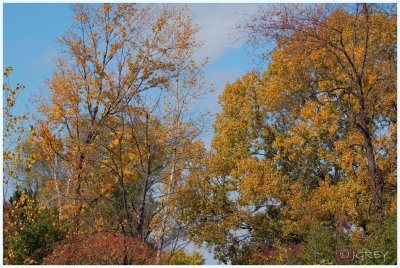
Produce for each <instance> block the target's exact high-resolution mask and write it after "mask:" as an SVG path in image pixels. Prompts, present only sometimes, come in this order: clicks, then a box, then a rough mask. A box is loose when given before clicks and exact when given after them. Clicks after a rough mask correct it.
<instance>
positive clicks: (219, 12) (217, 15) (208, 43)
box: [189, 4, 258, 60]
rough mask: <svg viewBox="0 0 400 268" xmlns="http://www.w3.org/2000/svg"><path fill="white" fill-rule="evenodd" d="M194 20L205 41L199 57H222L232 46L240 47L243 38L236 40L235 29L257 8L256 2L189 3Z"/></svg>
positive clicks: (202, 39)
mask: <svg viewBox="0 0 400 268" xmlns="http://www.w3.org/2000/svg"><path fill="white" fill-rule="evenodd" d="M189 7H190V9H191V10H192V11H193V13H194V16H195V20H194V22H195V23H196V24H197V25H198V26H199V27H200V31H199V33H198V39H199V40H201V41H204V42H205V44H204V47H203V48H201V49H200V50H199V51H198V53H197V57H199V58H203V57H210V58H211V59H213V60H216V59H218V58H220V57H221V56H222V55H223V54H224V52H226V51H227V50H228V49H230V48H240V47H242V45H243V40H240V41H237V42H235V39H236V38H237V32H235V31H234V28H235V26H237V25H238V24H239V23H240V21H241V20H242V19H243V16H246V15H247V16H248V15H249V14H251V13H254V11H255V10H256V9H257V7H258V5H256V4H189Z"/></svg>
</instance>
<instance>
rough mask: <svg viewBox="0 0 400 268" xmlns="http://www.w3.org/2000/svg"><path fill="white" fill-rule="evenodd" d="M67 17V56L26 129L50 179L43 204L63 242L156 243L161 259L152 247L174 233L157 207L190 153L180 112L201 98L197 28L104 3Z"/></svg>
mask: <svg viewBox="0 0 400 268" xmlns="http://www.w3.org/2000/svg"><path fill="white" fill-rule="evenodd" d="M73 11H74V14H75V17H74V24H73V26H72V27H71V28H70V30H69V31H68V32H67V34H66V35H65V36H63V37H62V38H60V42H61V44H62V45H63V47H64V48H65V53H66V56H67V57H66V59H59V60H58V63H57V69H56V72H55V73H54V75H53V77H52V78H51V79H49V80H48V87H49V89H50V91H51V97H50V101H49V102H43V104H42V105H41V107H40V112H41V114H42V118H43V119H42V120H39V122H38V128H36V129H35V134H36V136H35V137H36V138H35V143H36V144H37V145H38V146H39V148H40V155H38V156H37V158H38V159H40V158H44V159H45V160H46V161H47V162H48V163H49V164H51V165H52V167H53V170H54V180H52V182H53V183H50V185H51V187H49V188H50V189H55V191H53V192H52V193H51V192H49V193H47V195H48V197H51V196H55V197H52V198H50V199H53V200H61V201H60V202H58V201H57V202H58V204H60V205H59V207H60V208H59V210H60V211H62V213H61V214H60V217H61V220H62V221H63V222H64V223H65V224H66V226H67V228H68V233H69V235H71V236H80V235H82V234H84V233H88V232H92V231H93V230H99V231H100V230H114V231H117V232H122V233H123V234H124V235H125V236H136V237H138V239H139V240H140V241H141V242H147V243H153V242H154V243H155V240H157V241H161V240H164V242H157V243H160V245H159V250H162V249H163V248H164V247H166V246H168V245H170V241H169V240H170V239H169V238H168V239H167V238H161V237H165V236H166V229H167V227H168V230H169V231H168V236H170V237H172V238H173V239H178V237H179V235H177V234H178V233H179V232H181V231H182V227H179V228H175V227H176V226H178V225H179V224H175V221H174V219H173V217H172V216H170V215H172V210H173V209H171V208H168V209H167V208H166V206H171V202H172V200H174V198H172V197H171V196H172V195H175V194H177V193H176V192H175V191H174V190H173V188H174V185H175V184H178V183H179V180H180V179H183V178H184V175H182V174H183V173H184V170H185V169H187V167H188V165H189V164H188V163H189V162H190V159H189V158H190V157H191V155H190V154H189V151H190V150H191V148H197V146H199V144H200V143H199V142H198V135H199V132H200V128H199V127H200V126H199V125H198V122H195V120H194V118H195V116H196V115H195V114H193V115H190V114H189V110H190V109H189V108H188V107H189V106H188V105H189V104H191V103H192V102H193V101H194V100H196V98H197V97H198V96H199V95H201V94H203V89H202V86H203V78H202V67H203V66H204V64H197V63H196V61H195V60H194V58H193V57H194V51H195V49H197V48H198V47H199V46H200V43H198V42H197V41H196V39H195V33H196V31H197V28H196V27H195V26H194V25H193V24H192V17H191V15H190V13H189V12H188V10H187V8H178V7H167V6H164V7H155V6H141V7H139V6H136V5H133V4H104V5H102V6H101V7H95V6H90V5H75V6H74V8H73ZM185 165H186V166H185ZM59 197H60V198H59ZM161 215H162V216H161ZM167 215H168V216H167ZM167 217H169V218H168V220H167ZM167 221H168V222H169V225H168V226H167V223H166V222H167ZM172 225H175V227H172ZM178 229H180V231H178ZM155 230H162V231H161V233H163V234H162V235H161V236H160V234H161V233H160V232H159V233H158V234H156V233H155ZM172 233H173V234H172ZM167 240H168V241H167Z"/></svg>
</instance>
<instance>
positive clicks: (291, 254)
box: [251, 244, 301, 264]
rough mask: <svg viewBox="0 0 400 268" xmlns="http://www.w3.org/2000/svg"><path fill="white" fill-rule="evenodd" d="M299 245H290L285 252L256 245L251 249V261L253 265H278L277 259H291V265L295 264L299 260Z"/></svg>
mask: <svg viewBox="0 0 400 268" xmlns="http://www.w3.org/2000/svg"><path fill="white" fill-rule="evenodd" d="M300 254H301V245H300V244H291V245H289V246H288V247H287V248H286V250H285V251H282V250H279V249H276V248H272V247H268V246H266V245H263V244H258V245H256V246H255V248H253V252H252V254H251V255H252V256H251V259H252V260H253V261H254V263H253V264H280V262H279V258H283V259H288V258H290V259H291V263H297V262H298V261H299V260H300Z"/></svg>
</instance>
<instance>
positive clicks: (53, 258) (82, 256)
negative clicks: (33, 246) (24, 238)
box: [43, 233, 156, 265]
mask: <svg viewBox="0 0 400 268" xmlns="http://www.w3.org/2000/svg"><path fill="white" fill-rule="evenodd" d="M155 255H156V252H155V250H154V249H153V248H151V247H150V246H148V245H147V244H144V243H142V242H140V241H139V240H138V239H136V238H134V237H125V238H124V236H122V235H115V234H110V233H97V234H93V235H90V236H86V237H84V238H75V239H71V240H69V241H67V242H64V243H59V244H57V245H56V246H55V247H54V249H53V252H52V253H51V254H50V255H49V256H47V257H46V258H45V259H44V261H43V263H44V264H64V265H68V264H69V265H71V264H81V265H85V264H86V265H91V264H98V265H110V264H154V263H155Z"/></svg>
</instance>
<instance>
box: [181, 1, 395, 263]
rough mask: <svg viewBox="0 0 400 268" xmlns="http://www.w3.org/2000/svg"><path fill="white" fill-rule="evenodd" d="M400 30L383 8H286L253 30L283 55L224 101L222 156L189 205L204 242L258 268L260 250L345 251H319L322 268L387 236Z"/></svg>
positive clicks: (257, 21)
mask: <svg viewBox="0 0 400 268" xmlns="http://www.w3.org/2000/svg"><path fill="white" fill-rule="evenodd" d="M351 8H354V9H352V10H350V9H351ZM395 28H396V15H395V14H387V13H386V12H385V10H384V9H383V8H382V7H381V6H376V5H350V6H348V7H346V6H343V5H341V6H335V5H291V6H286V5H278V6H276V8H275V9H267V10H260V12H259V14H258V15H257V16H255V17H254V18H252V19H251V20H250V21H249V22H248V24H245V25H244V28H241V29H244V32H245V33H247V34H248V35H247V36H248V38H249V40H250V41H253V42H255V44H256V45H257V44H260V43H262V44H264V43H267V42H268V41H273V42H274V43H275V44H276V47H275V49H274V50H273V51H272V52H271V60H270V61H269V63H268V68H267V70H266V71H265V72H263V73H258V72H255V71H254V72H250V73H248V74H246V75H244V76H242V77H241V78H239V79H237V80H236V81H235V82H233V83H229V84H227V85H226V86H225V89H224V92H223V93H222V95H221V96H220V103H221V106H222V111H221V113H220V114H218V115H217V118H216V121H215V123H214V128H215V133H216V135H215V137H214V139H213V142H212V152H211V154H210V156H208V157H205V158H204V159H203V160H202V162H201V167H202V168H201V169H200V170H198V171H196V172H195V173H194V174H192V175H191V177H192V179H191V180H189V181H188V184H187V185H186V186H185V190H186V191H187V196H188V197H190V198H185V200H182V203H183V205H182V206H183V207H184V213H183V216H182V217H183V218H184V219H185V221H186V223H187V224H188V226H190V232H189V233H191V236H192V237H193V239H195V241H197V242H199V243H202V242H203V241H204V242H206V243H207V244H208V245H209V246H213V247H214V249H215V251H216V254H217V256H218V257H219V259H220V260H221V261H223V262H225V263H226V262H228V261H231V262H232V263H233V262H235V263H249V262H251V260H249V259H248V256H249V254H248V252H249V249H254V248H255V247H254V246H255V245H257V244H261V245H265V246H267V247H269V248H272V249H273V250H275V251H280V250H281V249H282V248H283V249H285V248H286V249H287V250H288V249H290V248H297V247H298V245H299V244H302V243H309V245H311V244H312V243H311V242H312V240H313V239H317V236H318V235H320V236H319V238H321V237H323V234H324V233H326V234H328V235H327V236H326V237H332V236H333V237H336V240H333V241H331V240H328V239H326V237H325V238H321V239H320V240H318V241H324V242H325V243H326V247H324V248H325V249H326V251H325V253H327V254H328V255H330V259H329V260H327V259H326V258H325V259H323V258H321V259H314V260H315V262H316V263H321V262H326V261H332V262H335V261H336V260H338V259H339V255H338V253H339V251H340V250H341V249H343V248H346V247H356V246H357V245H359V244H360V243H361V244H362V243H364V242H365V241H366V240H364V239H363V237H366V236H369V235H372V233H375V232H378V233H379V232H380V231H379V230H377V229H375V228H374V227H372V225H371V223H372V222H374V221H377V219H375V218H376V217H378V218H379V217H382V216H383V215H387V216H390V215H394V211H395V210H393V208H395V207H396V205H395V202H396V201H395V200H396V193H395V189H396V182H395V179H394V178H395V173H396V169H395V167H396V165H395V161H396V158H395V151H396V149H395V148H396V146H395V144H396V116H395V114H396V105H397V103H396V97H395V96H396V86H395V83H396V74H395V69H396V68H395V66H396V47H395V43H396V42H395V40H396V29H395ZM253 44H254V43H253ZM384 185H387V186H385V187H384ZM378 221H379V220H378ZM321 226H322V227H321ZM315 241H317V240H315ZM390 247H391V248H393V247H394V245H393V244H392V245H391V246H390ZM318 248H323V247H322V245H320V247H318ZM318 248H315V247H313V246H309V247H304V248H302V250H303V251H307V250H309V251H310V252H309V253H310V254H311V255H313V256H314V255H316V256H319V255H318V254H319V253H320V252H318ZM321 256H325V257H326V256H327V255H321ZM302 261H304V262H305V263H309V262H307V260H305V259H303V260H302Z"/></svg>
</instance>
